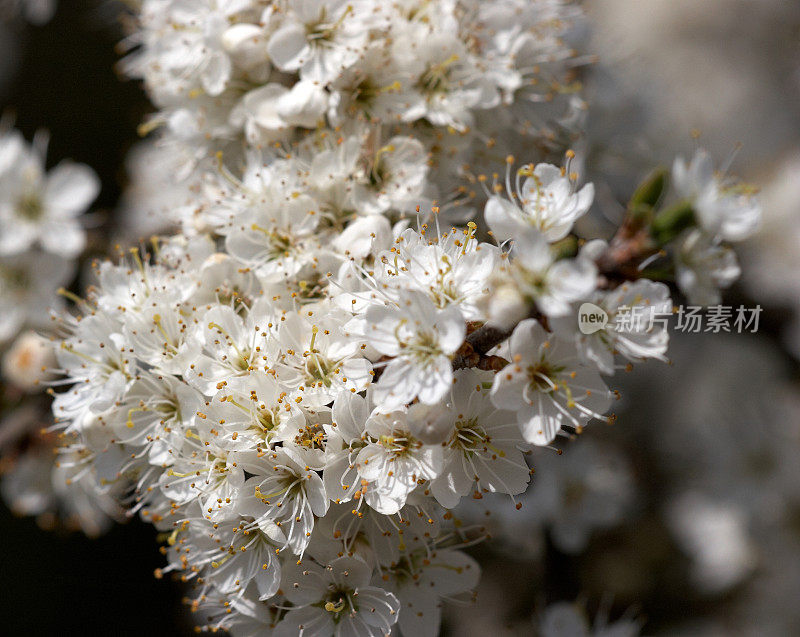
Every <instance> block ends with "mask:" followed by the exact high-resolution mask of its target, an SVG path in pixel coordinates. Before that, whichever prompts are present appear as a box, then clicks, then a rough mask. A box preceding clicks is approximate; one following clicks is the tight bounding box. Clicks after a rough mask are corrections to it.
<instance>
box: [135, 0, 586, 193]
mask: <svg viewBox="0 0 800 637" xmlns="http://www.w3.org/2000/svg"><path fill="white" fill-rule="evenodd" d="M138 18H139V29H138V31H137V32H135V33H133V34H132V35H131V36H130V38H129V41H128V45H129V46H130V47H131V48H135V50H134V51H133V52H132V53H131V54H130V55H129V57H128V58H126V59H125V60H124V63H123V69H124V70H125V71H126V72H127V73H128V74H130V75H132V76H134V77H140V78H143V79H144V81H145V85H146V87H147V89H148V91H149V94H150V96H151V99H152V100H153V102H154V103H155V104H156V106H157V107H158V108H159V109H160V111H159V112H158V113H157V114H156V115H155V116H154V117H153V118H152V119H151V121H150V122H148V124H146V125H145V129H151V128H155V127H160V128H163V129H165V132H166V135H167V137H168V138H169V142H168V143H170V144H173V145H175V146H176V147H178V148H179V149H180V151H181V152H182V154H183V155H184V159H185V160H186V161H187V162H188V163H189V164H190V165H192V164H194V163H195V162H197V161H201V160H203V159H205V158H207V157H208V156H209V155H211V154H213V152H216V151H218V150H224V151H226V155H229V156H231V159H230V161H231V162H232V161H234V159H233V158H234V157H235V158H236V159H238V158H239V156H240V154H241V141H242V140H244V141H245V142H246V143H247V144H248V145H250V146H251V147H267V146H270V145H273V144H287V143H291V142H293V141H296V140H297V139H298V138H299V137H302V136H304V135H306V134H308V133H309V132H310V131H313V130H315V129H317V128H318V127H319V126H320V125H323V126H327V127H329V128H332V129H336V130H337V131H338V134H337V136H339V135H344V136H346V137H347V138H348V139H351V140H355V139H361V140H362V141H363V143H364V144H367V145H368V146H369V147H370V150H371V152H369V153H365V154H364V156H362V157H361V160H362V161H361V162H360V164H361V165H360V166H359V167H358V169H359V172H360V173H361V174H362V176H364V177H366V183H367V185H368V186H370V185H371V186H372V187H373V188H375V189H379V188H381V184H376V183H375V181H379V182H380V181H382V180H383V181H385V184H384V186H385V187H383V190H388V189H389V187H390V186H391V185H392V181H391V177H392V176H393V175H396V173H395V170H396V169H399V168H400V167H401V166H402V164H403V163H405V162H406V161H408V160H409V159H411V157H412V156H414V155H416V154H418V153H420V152H423V153H425V154H426V155H427V156H426V161H427V163H428V164H430V165H431V166H432V167H433V170H435V171H436V172H437V175H438V178H437V179H436V180H434V183H436V185H437V186H438V187H439V188H449V187H450V186H452V185H453V184H454V183H455V182H454V179H455V178H456V177H457V176H458V175H460V174H463V173H465V172H466V171H469V168H468V167H467V165H473V166H474V165H475V164H476V162H480V160H481V158H484V160H486V159H488V160H489V161H493V152H492V150H491V149H492V148H493V147H495V146H497V145H501V147H502V148H503V150H504V152H517V151H520V150H522V149H523V148H525V147H526V146H530V145H531V144H533V143H535V142H537V141H540V142H542V143H547V144H552V142H553V141H555V140H558V139H559V138H561V137H562V136H563V135H564V134H569V132H568V129H574V124H575V123H576V122H577V121H578V120H579V119H580V117H581V111H582V110H583V108H584V105H583V102H582V101H581V100H580V99H579V98H578V97H577V96H576V87H577V83H576V81H575V77H574V68H575V66H576V65H579V64H582V63H583V61H582V60H580V59H578V58H577V57H576V54H575V52H574V50H573V49H572V47H570V45H569V42H568V41H567V38H568V37H569V36H570V33H571V32H572V31H573V30H574V26H575V22H576V20H577V19H579V18H580V9H579V8H578V7H577V6H576V5H573V4H571V3H569V2H565V1H564V0H535V1H529V0H498V1H495V2H491V3H488V4H487V3H481V2H477V1H476V0H458V1H454V0H453V1H451V0H436V1H434V2H430V1H427V0H425V1H423V0H402V1H400V2H379V1H377V0H358V1H355V2H354V1H348V0H309V1H305V2H297V1H296V0H280V1H276V2H265V1H263V0H236V1H231V2H220V1H218V0H202V1H199V2H192V3H186V2H181V1H179V0H173V1H164V0H145V1H144V2H143V3H142V7H141V9H140V11H139V13H138ZM390 127H391V130H390ZM412 131H413V133H412V136H413V137H414V140H407V139H405V138H404V139H399V140H396V141H397V142H398V144H397V148H396V150H394V151H393V154H391V155H390V154H387V152H386V149H387V147H389V146H391V145H392V143H393V142H390V141H388V140H389V137H392V136H394V135H398V134H399V135H402V136H404V137H405V136H406V135H408V134H409V133H411V132H412ZM573 132H574V130H573ZM387 133H389V135H388V136H387ZM423 149H424V150H423ZM209 151H211V152H209ZM484 163H485V162H484ZM353 168H354V167H350V170H353ZM384 173H386V174H385V175H384ZM414 178H415V179H417V180H420V181H421V180H423V178H424V175H419V174H417V175H415V176H414ZM417 185H418V184H414V187H416V186H417ZM429 185H430V184H429ZM396 194H400V193H396ZM406 194H409V195H411V196H414V195H418V194H419V193H414V192H408V191H407V192H406ZM392 197H393V195H392V194H390V195H389V198H388V200H387V198H383V199H382V200H380V201H376V202H373V205H376V206H379V207H383V208H385V206H386V204H387V203H389V200H391V199H392ZM417 203H419V202H417Z"/></svg>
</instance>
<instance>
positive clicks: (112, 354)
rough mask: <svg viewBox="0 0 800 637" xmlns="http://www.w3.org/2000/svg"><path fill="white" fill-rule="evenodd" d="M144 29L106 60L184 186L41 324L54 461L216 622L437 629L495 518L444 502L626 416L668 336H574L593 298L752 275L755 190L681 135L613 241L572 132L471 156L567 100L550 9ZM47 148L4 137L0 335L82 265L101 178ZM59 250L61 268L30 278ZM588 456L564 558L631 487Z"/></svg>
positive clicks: (301, 4) (643, 296)
mask: <svg viewBox="0 0 800 637" xmlns="http://www.w3.org/2000/svg"><path fill="white" fill-rule="evenodd" d="M139 17H140V29H139V30H138V31H137V32H136V33H134V34H133V35H131V38H130V44H131V45H132V46H137V47H138V48H137V49H136V51H135V52H133V53H131V54H130V56H129V57H128V58H127V59H126V60H125V64H124V66H125V67H126V69H127V71H128V72H129V73H131V74H133V75H136V76H139V77H142V78H143V79H144V80H145V84H146V88H147V89H148V91H149V93H150V95H151V96H152V99H153V100H154V102H155V104H156V106H157V107H158V108H159V109H160V111H159V112H158V114H157V115H156V116H154V118H153V119H152V121H151V122H149V123H148V124H147V125H146V126H145V129H148V130H149V129H151V128H156V127H160V128H161V129H162V132H161V134H160V137H159V142H160V143H161V144H162V148H165V149H168V151H167V153H166V154H165V155H164V158H165V162H166V163H165V164H163V165H164V166H170V168H171V171H172V176H173V177H175V178H179V179H181V180H182V183H183V184H184V185H185V187H183V186H182V187H180V188H178V189H177V190H175V191H170V196H169V197H164V198H163V199H162V200H161V203H160V204H155V205H156V206H159V205H160V206H164V207H165V208H168V209H169V210H168V215H167V216H168V217H169V218H168V219H167V220H166V223H168V224H174V225H176V226H177V227H178V228H179V232H178V233H177V234H176V235H175V236H172V237H170V238H165V239H154V240H153V243H152V248H149V249H148V250H147V251H145V250H143V249H134V250H132V252H131V254H130V255H127V256H125V257H124V258H122V259H120V261H119V262H118V263H111V262H98V263H96V264H95V267H94V275H95V281H94V285H92V286H90V288H89V289H88V291H87V294H86V298H85V299H84V300H80V301H78V303H77V305H76V315H75V316H70V317H65V318H63V319H62V320H60V322H59V323H58V329H60V330H61V335H62V336H63V339H62V340H61V342H60V347H59V349H58V352H57V354H56V356H57V371H58V373H59V374H61V375H62V376H63V378H64V381H63V382H64V384H66V385H69V387H67V388H66V389H63V390H60V391H58V392H54V394H55V399H54V406H53V410H54V414H55V416H56V420H57V430H58V431H59V435H60V443H61V447H60V454H59V459H58V462H57V466H58V471H59V472H60V473H61V474H65V475H66V476H68V477H69V479H70V480H71V481H77V482H80V483H81V484H83V485H86V484H89V485H90V487H91V488H90V490H91V491H93V492H94V494H95V495H96V496H97V500H98V501H105V500H116V501H119V502H121V503H123V504H125V505H126V506H127V507H128V510H129V512H130V514H131V515H134V514H139V515H140V516H141V517H142V518H143V519H145V520H147V521H148V522H151V523H152V524H153V525H155V526H156V528H158V529H159V530H160V531H162V532H163V538H164V540H165V543H166V547H165V549H164V554H165V555H166V557H167V559H168V562H169V564H168V566H166V567H165V568H164V569H161V570H160V571H159V574H163V573H169V572H173V573H176V574H179V575H180V577H181V578H183V579H184V580H185V581H191V582H192V583H193V584H194V586H195V594H194V597H193V602H192V604H193V607H194V608H195V610H196V611H197V612H198V615H199V616H200V617H201V623H203V624H204V625H205V626H206V627H208V628H209V629H226V630H229V631H230V632H231V633H232V634H233V635H236V636H238V635H270V634H274V635H278V636H289V635H297V634H302V635H307V636H319V637H325V636H327V635H337V636H342V637H349V636H353V637H355V636H356V635H358V636H361V635H374V636H376V637H377V636H379V635H388V634H390V633H391V632H393V631H395V630H399V632H400V633H401V634H403V635H406V637H408V636H411V635H414V636H416V635H435V634H437V632H438V627H439V618H440V612H441V611H440V609H441V606H442V603H443V601H444V600H453V599H459V598H465V599H469V598H470V596H471V592H472V590H473V589H474V587H475V585H476V583H477V579H478V576H479V567H478V564H477V563H476V562H475V561H474V559H473V558H472V557H470V556H469V555H467V554H466V553H465V552H463V551H462V549H463V548H465V547H467V546H469V545H470V544H471V543H473V542H476V541H479V540H481V539H482V538H483V536H484V534H485V531H484V530H483V529H481V528H480V525H477V526H475V527H473V526H471V525H468V524H464V523H463V522H464V521H463V520H461V519H459V517H458V514H457V513H454V512H453V509H455V507H456V506H457V505H458V504H459V502H461V501H462V499H466V498H473V499H481V498H483V496H484V495H485V494H490V493H498V494H505V495H506V496H510V498H511V499H512V500H513V501H514V502H515V503H516V504H518V505H519V504H521V502H516V500H514V498H516V497H517V496H522V494H524V493H525V491H526V489H527V487H528V484H529V481H530V478H531V473H532V470H531V467H530V464H529V458H528V457H527V456H529V455H530V452H531V451H532V449H533V448H534V447H545V448H546V447H549V446H550V445H552V443H553V442H554V441H555V440H556V438H557V437H561V438H567V437H571V436H573V435H574V434H577V433H580V432H581V431H582V430H583V428H584V427H585V426H586V425H587V424H588V423H589V422H590V421H591V420H592V419H598V420H604V421H607V422H611V421H612V420H613V418H614V417H613V415H610V414H608V410H609V409H610V407H611V404H612V401H613V399H614V397H615V393H614V392H613V391H611V390H609V389H608V387H607V386H606V382H607V380H606V378H607V377H610V376H612V375H613V374H614V373H615V370H616V369H618V368H619V367H621V366H625V367H630V365H631V364H632V363H637V362H640V361H643V360H646V359H660V360H664V359H665V354H666V350H667V344H668V334H667V331H666V326H665V324H664V323H652V324H649V325H647V326H645V327H644V329H632V330H631V331H628V332H615V331H612V330H610V329H609V330H599V331H595V332H594V333H592V334H585V333H583V332H581V331H580V330H579V329H578V323H577V320H576V319H577V316H578V308H579V307H580V306H581V305H582V304H583V303H591V304H594V305H596V306H598V307H599V308H602V310H603V311H604V312H606V314H607V315H609V316H612V317H613V316H616V315H617V314H621V313H624V312H625V311H630V310H631V309H633V308H637V307H638V308H640V309H647V310H649V311H652V312H654V313H659V314H669V313H670V312H671V309H672V301H671V298H670V290H669V288H668V287H667V285H665V283H663V282H661V281H658V280H656V279H658V278H663V279H664V280H665V281H670V280H672V279H673V278H676V279H677V282H678V284H679V286H680V287H681V288H682V289H683V290H684V291H686V292H687V294H689V295H690V296H692V297H693V298H701V297H702V298H703V299H704V301H703V302H708V301H711V300H713V299H714V298H716V297H715V296H714V295H715V294H716V293H717V291H718V289H719V288H720V287H724V285H726V284H728V283H730V281H732V278H735V276H734V275H736V274H738V268H735V263H734V262H732V261H731V259H732V258H733V257H732V256H731V255H732V253H731V252H730V251H729V249H728V248H727V247H726V246H724V245H723V244H722V243H721V242H722V241H738V240H741V239H743V238H744V237H745V236H746V235H748V234H749V233H750V232H751V231H752V230H753V229H754V227H755V226H756V224H757V222H758V217H759V208H758V204H757V202H756V200H755V199H754V198H753V197H752V196H751V194H750V193H749V192H747V191H744V190H742V189H736V188H733V189H732V188H731V187H729V185H728V184H727V183H726V181H725V180H724V179H723V178H721V177H718V176H715V175H714V174H713V172H711V170H710V163H709V160H708V158H707V157H706V156H705V155H703V154H698V155H697V156H696V157H695V159H694V160H693V162H692V163H691V164H690V165H689V166H688V167H687V166H685V165H684V164H683V163H682V162H677V163H676V165H675V168H674V170H673V180H672V181H673V182H674V185H675V190H676V192H677V194H678V197H677V201H676V202H675V203H674V204H672V205H671V206H668V207H665V208H661V207H660V203H661V199H662V194H663V192H664V191H665V190H666V175H665V173H657V174H656V175H655V176H654V177H652V178H650V179H649V180H647V181H645V182H644V183H643V185H642V186H641V187H640V189H639V190H638V191H637V193H636V194H635V195H634V197H633V199H632V200H631V204H630V205H629V213H628V216H627V217H626V222H625V224H624V225H623V227H622V228H621V229H620V232H619V233H617V235H615V237H614V238H613V239H612V240H611V241H610V242H608V243H606V242H605V241H602V240H598V239H594V240H591V241H586V239H589V238H591V237H578V236H577V233H576V231H575V227H574V226H575V224H576V222H578V221H579V220H580V218H581V217H583V216H584V215H586V214H587V213H588V211H589V209H590V207H591V205H592V202H593V198H594V187H593V186H592V185H591V184H586V185H582V186H579V176H578V175H577V174H575V173H574V172H573V171H572V162H573V161H574V159H575V154H574V153H573V152H572V151H568V152H567V155H566V156H567V161H566V165H565V166H563V167H562V166H557V165H553V164H550V163H546V162H544V161H542V162H540V163H536V164H530V165H525V166H522V167H520V168H517V169H515V168H514V160H513V158H512V157H511V156H508V157H507V159H506V166H505V179H504V180H502V179H501V178H500V176H499V175H497V174H495V175H492V176H491V177H486V176H485V175H483V173H482V170H483V166H484V165H486V164H488V163H489V162H495V163H497V158H495V157H493V150H492V149H493V148H495V147H498V146H499V147H500V148H502V149H503V151H504V154H505V153H506V152H508V151H514V149H515V148H519V147H522V146H524V145H527V146H529V147H530V146H531V144H532V143H533V140H537V141H539V142H542V144H543V148H550V147H552V146H551V144H552V145H554V146H555V145H557V142H558V141H560V140H559V137H560V136H561V134H562V132H563V131H564V130H566V127H567V126H568V124H569V119H570V118H572V119H573V120H575V118H576V117H577V116H576V115H575V113H574V112H572V110H571V108H570V107H578V106H580V102H579V100H577V98H575V97H574V96H573V92H574V91H573V89H574V88H575V87H574V86H573V85H572V84H571V83H570V77H571V73H570V69H571V67H573V66H574V65H575V64H576V63H577V62H578V60H577V58H575V55H574V53H573V52H572V50H571V48H570V47H569V46H568V44H567V43H566V42H565V40H564V38H565V37H566V36H567V34H568V33H569V31H570V28H571V24H572V21H573V20H574V19H576V18H577V17H578V13H577V9H576V8H575V6H574V5H572V4H570V3H566V2H562V1H561V0H536V1H533V2H532V1H530V0H493V1H492V2H488V3H478V2H477V1H474V0H459V1H449V0H437V1H414V0H402V1H400V2H393V3H381V2H375V1H374V0H350V1H349V2H347V1H340V0H282V1H276V2H263V1H260V0H235V1H228V2H222V1H221V0H194V1H192V2H186V1H185V0H145V1H144V2H143V3H142V6H141V11H140V14H139ZM573 110H574V109H573ZM577 110H580V109H579V108H578V109H577ZM559 118H561V119H559ZM572 123H575V122H574V121H573V122H572ZM528 152H530V150H528ZM179 158H180V161H179V160H178V159H179ZM499 161H500V162H502V156H501V158H500V160H499ZM42 163H43V160H42V155H41V154H39V153H36V152H34V151H31V150H30V149H28V148H27V147H26V146H25V145H24V144H23V143H22V142H21V140H20V139H19V138H18V137H17V136H15V135H13V134H10V135H6V136H4V137H3V138H2V139H0V224H2V225H0V227H2V228H3V230H4V232H3V234H2V235H0V282H2V287H0V303H2V305H3V308H5V307H6V306H7V307H8V308H9V312H8V313H6V312H3V314H2V315H1V316H0V329H4V330H5V331H4V332H3V333H0V340H2V338H3V335H4V334H5V333H6V332H7V333H8V334H9V335H10V334H13V333H15V332H16V331H17V330H18V329H19V328H20V327H21V326H22V325H23V324H34V325H35V323H34V318H36V319H41V317H43V316H45V312H44V311H43V308H41V307H39V305H36V303H37V302H38V297H37V298H36V299H29V298H28V297H29V296H31V295H33V296H35V295H37V294H41V293H42V292H43V291H44V292H46V293H47V300H48V301H49V300H50V297H51V296H52V292H53V291H54V290H55V288H57V287H58V286H59V285H60V284H62V283H63V282H64V281H65V280H66V279H68V278H69V269H68V268H66V267H65V266H64V264H66V263H68V261H64V259H71V258H73V257H75V256H76V254H77V253H78V252H80V251H81V249H82V248H83V244H84V235H83V232H82V230H81V228H80V226H79V224H78V223H77V221H76V220H75V216H76V214H77V213H79V212H81V211H82V210H83V209H84V208H85V207H86V205H88V203H89V202H90V201H91V200H92V199H93V198H94V196H96V194H97V188H98V186H97V181H96V178H94V176H93V174H91V173H90V172H89V171H87V170H86V169H85V168H82V167H78V166H75V165H63V166H60V167H58V168H56V169H55V170H54V171H53V172H51V173H50V174H49V175H47V176H45V174H44V170H43V167H42ZM154 170H158V168H155V169H154ZM160 177H161V178H163V177H164V175H161V176H160ZM173 195H174V197H173ZM484 195H485V206H483V205H482V204H481V197H482V196H484ZM145 196H147V197H148V198H149V199H151V200H152V201H156V200H157V197H154V198H150V197H149V195H148V194H147V193H145ZM481 216H483V218H484V219H485V222H486V223H485V226H484V225H482V224H481V223H480V220H481ZM5 227H11V228H13V234H7V233H5ZM34 251H35V252H34ZM666 254H672V255H674V257H675V260H676V266H675V268H674V269H670V268H661V270H659V271H658V272H660V273H661V274H660V275H659V276H656V274H657V271H656V270H655V269H653V270H652V276H651V270H650V269H649V268H650V266H651V265H652V264H654V263H658V261H659V260H660V259H661V258H662V257H663V256H664V255H666ZM9 255H10V256H11V258H12V260H11V261H9V263H11V264H13V265H14V268H11V267H10V266H4V262H3V261H2V259H5V258H8V257H9ZM48 259H49V260H50V261H52V262H53V263H55V264H56V265H55V266H54V267H53V268H52V269H53V273H52V277H51V278H52V285H49V286H48V285H44V284H41V285H40V284H36V285H30V284H28V283H27V282H25V281H23V278H22V277H23V275H25V276H28V275H29V276H45V275H46V273H47V272H48V268H47V263H48V262H49V261H48ZM56 260H57V261H56ZM28 261H31V263H35V264H36V268H31V269H30V270H25V271H24V272H23V273H22V274H19V273H18V272H19V271H20V267H21V266H23V265H24V264H25V263H27V262H28ZM732 263H733V265H732ZM4 267H5V268H6V269H3V268H4ZM734 270H735V271H734ZM665 271H666V272H665ZM6 272H8V274H6ZM26 273H29V274H26ZM20 281H22V283H20ZM48 283H50V279H48ZM48 287H49V288H50V289H49V290H48ZM17 316H19V318H15V317H17ZM9 317H11V318H9ZM6 324H8V326H6ZM13 367H14V365H12V368H13ZM604 377H606V378H604ZM553 458H554V459H557V458H556V456H555V454H553ZM574 458H575V462H576V463H578V465H579V466H578V468H579V469H580V470H581V471H583V472H584V473H585V474H586V476H587V477H586V479H585V481H586V482H587V483H590V484H589V485H588V488H587V493H588V494H589V498H590V499H592V500H597V503H595V505H594V507H593V508H591V510H589V511H588V512H585V513H581V514H575V515H574V516H573V517H572V518H570V517H569V515H570V513H571V512H569V511H567V512H565V511H562V510H560V509H559V507H558V506H557V505H553V506H551V507H550V508H549V509H546V507H544V506H543V505H542V506H539V505H536V504H533V506H534V507H538V508H537V514H538V518H539V519H540V520H541V522H542V523H546V524H549V525H550V526H551V527H552V528H553V533H554V536H560V537H561V538H562V540H563V545H564V546H565V547H567V549H568V550H577V549H579V548H580V545H581V544H582V543H585V541H586V537H587V536H588V534H589V531H590V530H591V528H592V527H593V526H603V525H605V524H608V523H610V521H611V518H614V517H615V515H616V514H615V513H614V511H611V512H610V513H609V511H608V510H603V511H601V513H600V514H598V513H597V510H596V509H598V508H599V509H603V508H604V507H607V506H608V502H606V501H605V500H604V495H608V494H609V493H610V494H611V495H613V496H614V497H616V498H618V499H619V500H620V502H619V508H622V507H623V506H624V504H625V503H624V502H622V500H625V499H626V498H625V497H624V496H625V494H624V493H620V491H621V489H619V488H618V485H617V483H613V484H609V485H604V484H602V481H599V482H598V481H597V480H595V479H594V478H593V477H591V476H590V474H591V473H592V470H593V466H591V465H590V464H589V463H588V462H586V458H585V457H583V456H581V455H580V454H575V455H574ZM596 466H599V467H600V468H599V469H598V470H597V472H596V473H604V470H603V463H602V462H598V463H597V465H596ZM576 473H578V472H577V471H576ZM605 473H606V474H608V473H609V472H607V471H606V472H605ZM554 476H555V477H554V479H555V480H557V479H558V476H556V474H555V472H554ZM551 484H552V488H549V489H544V491H543V492H545V493H546V492H550V493H559V492H560V489H562V488H563V489H567V490H568V489H569V486H570V485H569V483H568V480H566V479H565V484H563V485H559V484H555V483H551ZM604 489H605V490H606V491H604ZM595 496H596V497H595ZM550 497H551V499H552V498H558V497H559V496H558V495H555V496H553V495H551V496H550ZM532 502H534V503H535V502H536V500H535V499H533V501H532ZM615 506H616V505H615ZM517 508H518V507H517ZM611 513H614V515H611ZM581 515H583V517H581ZM554 634H555V633H554Z"/></svg>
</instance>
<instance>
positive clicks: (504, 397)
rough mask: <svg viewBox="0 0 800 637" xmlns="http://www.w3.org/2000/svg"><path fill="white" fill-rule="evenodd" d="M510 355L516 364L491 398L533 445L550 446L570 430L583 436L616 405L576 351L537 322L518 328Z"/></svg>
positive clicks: (499, 376)
mask: <svg viewBox="0 0 800 637" xmlns="http://www.w3.org/2000/svg"><path fill="white" fill-rule="evenodd" d="M508 352H509V356H510V359H511V363H510V364H509V365H508V366H506V367H505V368H504V369H502V370H501V371H500V372H499V373H498V374H497V375H496V376H495V378H494V383H493V385H492V392H491V398H492V402H493V403H494V405H495V406H496V407H500V408H505V409H512V410H514V411H516V413H517V424H518V425H519V428H520V431H521V432H522V436H523V438H524V439H525V440H526V441H527V442H532V443H534V444H536V445H547V444H550V443H551V442H552V441H553V440H554V439H555V437H556V435H558V433H559V432H561V431H562V429H563V428H564V427H566V426H568V427H571V428H573V429H576V430H578V431H580V430H581V429H582V428H583V426H584V425H585V424H586V423H587V422H588V421H589V420H591V419H592V418H603V415H602V414H603V413H604V412H605V411H606V410H607V409H608V408H609V406H610V405H611V393H610V392H609V391H608V389H607V388H606V386H605V385H604V384H603V381H602V380H601V378H600V375H599V374H598V373H597V372H596V371H595V370H593V369H591V368H587V367H584V366H582V365H581V364H580V363H579V362H578V357H577V351H576V349H575V346H574V345H573V344H572V343H569V342H564V341H562V340H559V339H558V338H555V337H553V336H551V335H548V334H547V333H546V332H545V331H544V328H542V326H541V325H540V324H539V323H538V322H537V321H536V320H535V319H527V320H525V321H522V322H521V323H519V325H517V327H516V328H515V329H514V333H513V334H512V335H511V338H510V340H509V342H508Z"/></svg>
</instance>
